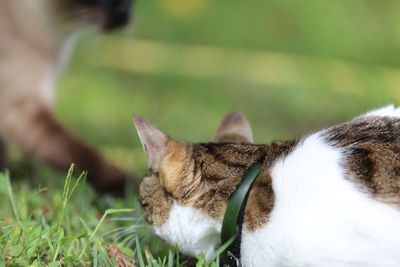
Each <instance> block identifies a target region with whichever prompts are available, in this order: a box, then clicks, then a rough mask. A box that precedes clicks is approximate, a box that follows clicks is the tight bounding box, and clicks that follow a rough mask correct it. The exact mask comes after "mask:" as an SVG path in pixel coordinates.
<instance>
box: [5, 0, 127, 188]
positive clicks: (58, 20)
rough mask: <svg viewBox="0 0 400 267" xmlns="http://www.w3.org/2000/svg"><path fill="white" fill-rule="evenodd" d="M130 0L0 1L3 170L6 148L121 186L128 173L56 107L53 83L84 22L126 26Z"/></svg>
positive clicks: (101, 182) (103, 185)
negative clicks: (64, 121) (66, 122)
mask: <svg viewBox="0 0 400 267" xmlns="http://www.w3.org/2000/svg"><path fill="white" fill-rule="evenodd" d="M131 5H132V0H29V1H28V0H1V1H0V35H1V38H0V171H1V170H4V169H5V168H6V167H7V147H8V145H9V144H14V145H16V146H18V147H19V148H20V149H21V150H22V151H23V152H24V153H25V154H26V155H28V156H30V157H32V158H34V159H35V160H38V161H41V162H45V163H47V164H49V165H50V166H53V167H56V168H59V169H62V170H65V169H67V168H68V167H69V166H70V165H71V163H75V164H76V165H77V167H78V168H79V169H81V170H85V171H87V172H88V180H89V181H90V182H91V184H92V185H93V186H94V188H95V189H97V190H98V191H99V192H104V191H115V192H120V191H121V190H123V186H124V183H125V174H124V173H123V172H122V171H121V170H120V169H119V168H117V167H115V166H114V165H113V164H111V163H108V162H107V161H106V160H104V159H103V157H102V156H101V155H100V154H99V153H98V152H97V151H95V149H93V148H91V147H90V146H88V145H86V144H85V143H84V142H83V141H81V140H80V139H79V138H78V137H76V136H75V135H74V134H71V133H70V132H69V131H68V130H66V129H65V128H64V127H63V126H62V125H61V124H60V123H59V122H58V120H57V119H56V118H55V116H54V114H53V102H54V91H55V85H54V82H55V80H56V79H57V76H58V75H59V73H60V72H61V71H62V69H63V66H64V65H65V63H66V61H67V60H68V58H69V54H70V50H71V49H72V45H71V44H72V43H73V42H74V41H73V40H74V39H75V38H73V36H75V33H76V32H77V31H79V30H80V29H81V28H87V27H92V28H93V27H95V28H100V29H102V30H104V31H109V30H113V29H115V28H119V27H122V26H124V25H126V24H127V23H128V21H129V17H130V9H131Z"/></svg>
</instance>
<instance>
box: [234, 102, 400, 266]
mask: <svg viewBox="0 0 400 267" xmlns="http://www.w3.org/2000/svg"><path fill="white" fill-rule="evenodd" d="M271 179H272V184H273V192H274V207H273V209H272V212H271V214H270V216H269V219H268V222H266V223H265V224H264V226H263V227H261V228H259V229H257V230H255V231H245V234H244V236H243V241H242V245H243V249H242V255H243V263H244V265H245V266H261V265H260V263H262V265H263V266H335V267H336V266H393V267H394V266H400V254H399V251H400V231H399V229H400V206H399V204H400V109H399V108H395V107H387V108H384V109H380V110H377V111H374V112H371V113H367V114H365V115H363V116H360V117H357V118H355V119H353V120H351V121H349V122H346V123H343V124H340V125H337V126H333V127H330V128H327V129H324V130H322V131H320V132H317V133H315V134H312V135H310V136H308V137H304V138H302V139H300V140H299V142H297V144H296V146H295V147H294V148H293V149H292V150H291V152H290V153H288V154H287V155H285V156H283V157H281V158H279V159H278V160H277V161H276V162H275V163H274V165H273V166H272V168H271ZM255 247H258V248H260V249H261V248H262V249H263V251H264V254H262V255H261V254H260V253H259V252H258V250H257V249H254V248H255Z"/></svg>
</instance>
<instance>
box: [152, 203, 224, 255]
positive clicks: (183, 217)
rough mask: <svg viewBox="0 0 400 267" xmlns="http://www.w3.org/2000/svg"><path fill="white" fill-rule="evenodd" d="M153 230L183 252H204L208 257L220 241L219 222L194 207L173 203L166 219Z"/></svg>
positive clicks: (194, 253)
mask: <svg viewBox="0 0 400 267" xmlns="http://www.w3.org/2000/svg"><path fill="white" fill-rule="evenodd" d="M155 232H156V234H157V235H158V236H160V237H161V238H163V239H164V240H166V241H167V242H168V243H170V244H172V245H179V248H180V250H181V251H182V252H184V253H185V254H188V255H191V256H195V257H196V256H199V255H200V253H204V255H205V256H206V258H207V259H209V258H210V257H211V256H212V255H213V253H214V251H215V250H216V248H217V246H218V245H219V243H220V232H221V223H220V222H218V221H216V220H214V219H212V218H211V217H209V216H207V215H205V214H202V213H201V212H200V211H198V210H196V209H195V208H192V207H183V206H181V205H178V204H174V205H173V206H172V208H171V211H170V214H169V218H168V220H167V221H166V222H165V223H164V224H163V225H162V227H161V228H156V229H155Z"/></svg>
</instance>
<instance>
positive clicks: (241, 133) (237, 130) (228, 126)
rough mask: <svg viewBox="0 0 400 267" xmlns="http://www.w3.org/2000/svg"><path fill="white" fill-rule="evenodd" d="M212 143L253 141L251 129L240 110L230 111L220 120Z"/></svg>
mask: <svg viewBox="0 0 400 267" xmlns="http://www.w3.org/2000/svg"><path fill="white" fill-rule="evenodd" d="M211 141H212V142H214V143H226V142H234V143H253V131H252V129H251V125H250V123H249V121H248V120H247V119H246V117H245V116H244V115H243V114H241V113H240V112H230V113H228V114H227V115H226V116H225V117H224V118H223V119H222V121H221V124H220V125H219V127H218V130H217V133H216V134H215V136H214V138H213V139H212V140H211Z"/></svg>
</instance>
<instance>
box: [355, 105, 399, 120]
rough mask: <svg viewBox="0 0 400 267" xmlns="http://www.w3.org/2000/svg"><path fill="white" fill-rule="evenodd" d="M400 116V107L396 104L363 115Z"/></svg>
mask: <svg viewBox="0 0 400 267" xmlns="http://www.w3.org/2000/svg"><path fill="white" fill-rule="evenodd" d="M372 116H379V117H400V108H399V107H396V106H394V105H390V106H386V107H383V108H380V109H376V110H372V111H370V112H368V113H366V114H364V115H363V117H372Z"/></svg>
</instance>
